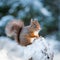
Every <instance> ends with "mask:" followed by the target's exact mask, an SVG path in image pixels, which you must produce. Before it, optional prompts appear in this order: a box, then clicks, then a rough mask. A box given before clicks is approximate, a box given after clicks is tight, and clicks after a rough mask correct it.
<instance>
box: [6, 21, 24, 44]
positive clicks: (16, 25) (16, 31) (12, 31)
mask: <svg viewBox="0 0 60 60" xmlns="http://www.w3.org/2000/svg"><path fill="white" fill-rule="evenodd" d="M23 27H24V23H23V21H21V20H12V21H10V22H8V23H7V25H6V27H5V33H6V35H7V36H8V37H12V38H13V39H15V40H16V41H17V42H18V43H19V42H20V40H19V35H20V32H21V30H22V28H23Z"/></svg>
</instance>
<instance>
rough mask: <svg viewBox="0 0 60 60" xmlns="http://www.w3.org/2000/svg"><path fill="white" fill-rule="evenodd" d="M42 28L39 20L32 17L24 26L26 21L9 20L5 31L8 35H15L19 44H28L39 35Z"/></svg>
mask: <svg viewBox="0 0 60 60" xmlns="http://www.w3.org/2000/svg"><path fill="white" fill-rule="evenodd" d="M40 29H41V27H40V24H39V22H38V21H37V20H32V19H31V22H30V25H28V26H24V22H23V21H21V20H13V21H10V22H8V24H7V25H6V28H5V32H6V35H7V36H9V37H13V38H14V39H15V40H16V41H17V43H18V44H20V45H22V46H27V45H29V44H31V43H32V42H33V41H34V39H36V38H38V37H39V34H38V33H39V31H40Z"/></svg>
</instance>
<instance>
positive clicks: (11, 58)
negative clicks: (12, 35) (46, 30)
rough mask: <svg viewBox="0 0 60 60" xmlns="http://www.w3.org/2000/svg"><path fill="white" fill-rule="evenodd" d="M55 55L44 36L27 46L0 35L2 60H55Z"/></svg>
mask: <svg viewBox="0 0 60 60" xmlns="http://www.w3.org/2000/svg"><path fill="white" fill-rule="evenodd" d="M53 55H54V54H53V50H52V48H51V47H50V45H49V44H48V42H46V40H45V39H44V38H43V37H40V38H38V39H36V40H35V41H34V42H33V43H32V44H31V45H28V46H26V47H24V46H21V45H18V44H17V43H16V42H15V41H12V40H11V39H9V38H7V37H0V59H1V60H53ZM1 56H2V57H1Z"/></svg>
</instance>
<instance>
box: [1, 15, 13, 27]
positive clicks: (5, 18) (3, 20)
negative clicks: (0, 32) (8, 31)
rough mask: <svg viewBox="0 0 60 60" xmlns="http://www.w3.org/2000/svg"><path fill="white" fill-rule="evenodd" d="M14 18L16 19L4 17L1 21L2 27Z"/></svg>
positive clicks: (9, 16)
mask: <svg viewBox="0 0 60 60" xmlns="http://www.w3.org/2000/svg"><path fill="white" fill-rule="evenodd" d="M13 18H14V17H13V16H11V15H6V16H4V17H2V18H1V21H0V27H2V26H5V24H6V22H8V21H10V20H12V19H13Z"/></svg>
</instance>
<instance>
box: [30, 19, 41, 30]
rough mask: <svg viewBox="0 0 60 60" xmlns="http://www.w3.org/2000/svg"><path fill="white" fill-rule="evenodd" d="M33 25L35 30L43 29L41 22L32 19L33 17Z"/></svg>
mask: <svg viewBox="0 0 60 60" xmlns="http://www.w3.org/2000/svg"><path fill="white" fill-rule="evenodd" d="M31 27H32V29H33V30H35V31H40V30H41V27H40V24H39V22H38V21H37V20H32V19H31Z"/></svg>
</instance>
